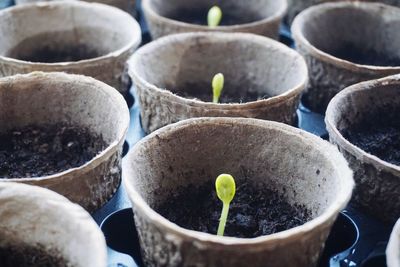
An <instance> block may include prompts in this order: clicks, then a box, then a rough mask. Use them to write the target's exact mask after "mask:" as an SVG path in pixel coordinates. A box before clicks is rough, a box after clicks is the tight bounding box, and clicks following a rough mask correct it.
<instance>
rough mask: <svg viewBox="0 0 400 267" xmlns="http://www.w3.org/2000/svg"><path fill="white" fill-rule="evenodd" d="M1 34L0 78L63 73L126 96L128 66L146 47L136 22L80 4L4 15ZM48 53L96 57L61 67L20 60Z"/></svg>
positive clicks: (44, 6) (103, 7) (43, 5)
mask: <svg viewBox="0 0 400 267" xmlns="http://www.w3.org/2000/svg"><path fill="white" fill-rule="evenodd" d="M71 14H72V15H71ZM0 34H1V35H2V36H3V37H2V42H1V43H0V77H5V76H10V75H14V74H22V73H29V72H32V71H47V72H52V71H63V72H68V73H75V74H83V75H86V76H91V77H94V78H96V79H98V80H101V81H103V82H105V83H107V84H109V85H111V86H113V87H114V88H116V89H117V90H119V91H120V92H122V93H124V92H126V91H127V90H128V87H127V85H128V84H127V81H126V80H127V79H126V78H127V77H125V75H126V74H125V72H124V71H125V64H126V61H127V59H128V58H129V57H130V56H131V55H132V53H133V51H134V49H135V48H136V47H137V46H138V45H139V44H140V41H141V32H140V27H139V25H138V23H137V22H136V21H135V20H134V19H133V18H132V17H131V16H129V15H128V14H126V13H125V12H122V11H121V10H118V9H116V8H113V7H110V6H106V5H101V4H95V3H85V2H81V1H65V2H47V3H37V4H30V5H21V6H17V7H12V8H9V9H5V10H2V11H0ZM48 48H50V49H52V50H55V51H63V50H65V51H69V52H68V53H75V52H76V53H78V51H80V49H82V50H87V51H88V52H90V53H91V54H94V57H92V56H91V57H90V59H84V60H78V61H70V62H60V63H43V62H42V63H40V62H30V61H29V60H20V58H21V56H24V57H25V58H26V55H28V56H29V55H32V54H37V53H38V51H40V50H43V49H48ZM71 51H73V52H71ZM25 58H23V59H25Z"/></svg>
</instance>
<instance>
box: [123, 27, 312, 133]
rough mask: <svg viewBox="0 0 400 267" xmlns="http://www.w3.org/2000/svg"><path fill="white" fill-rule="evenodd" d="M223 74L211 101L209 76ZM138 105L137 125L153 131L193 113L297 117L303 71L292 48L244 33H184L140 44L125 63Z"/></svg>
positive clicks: (288, 120) (301, 61) (288, 119)
mask: <svg viewBox="0 0 400 267" xmlns="http://www.w3.org/2000/svg"><path fill="white" fill-rule="evenodd" d="M219 72H221V73H223V74H224V76H225V86H224V90H223V92H222V96H221V99H224V97H225V98H227V99H226V101H225V103H222V104H221V103H212V102H211V100H212V89H211V80H212V79H213V76H214V75H215V74H217V73H219ZM129 74H130V76H131V78H132V81H133V83H134V85H135V88H136V91H137V95H138V99H139V102H140V106H141V118H142V126H143V128H144V130H145V131H146V132H147V133H148V132H152V131H154V130H156V129H158V128H160V127H162V126H165V125H167V124H170V123H173V122H177V121H179V120H182V119H187V118H192V117H250V118H259V119H268V120H275V121H279V122H284V123H288V124H294V123H295V121H296V109H297V107H298V103H299V99H300V94H301V92H302V91H303V89H304V88H305V86H306V83H307V79H308V73H307V66H306V63H305V61H304V59H303V58H302V57H301V56H300V55H299V54H298V53H296V52H295V51H293V50H292V49H290V48H288V47H286V46H285V45H283V44H281V43H278V42H276V41H274V40H271V39H268V38H266V37H262V36H257V35H254V34H248V33H183V34H176V35H170V36H167V37H164V38H161V39H159V40H156V41H154V42H152V43H150V44H147V45H145V46H143V47H141V48H140V49H139V50H138V51H137V52H136V53H135V54H134V55H133V57H132V58H131V60H130V61H129Z"/></svg>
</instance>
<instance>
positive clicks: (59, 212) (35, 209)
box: [0, 183, 107, 267]
mask: <svg viewBox="0 0 400 267" xmlns="http://www.w3.org/2000/svg"><path fill="white" fill-rule="evenodd" d="M0 262H1V264H2V265H1V266H2V267H14V266H19V267H21V266H53V267H66V266H74V267H88V266H96V267H106V266H107V250H106V242H105V240H104V236H103V234H102V233H101V231H100V229H99V228H98V226H97V224H96V223H95V222H94V220H93V219H92V217H90V215H89V214H88V213H87V212H85V210H84V209H83V208H82V207H80V206H78V205H76V204H73V203H71V202H70V201H68V200H67V199H66V198H64V197H63V196H60V195H59V194H57V193H55V192H52V191H50V190H47V189H45V188H40V187H37V186H29V185H24V184H19V183H0Z"/></svg>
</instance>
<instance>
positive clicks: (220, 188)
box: [215, 174, 236, 236]
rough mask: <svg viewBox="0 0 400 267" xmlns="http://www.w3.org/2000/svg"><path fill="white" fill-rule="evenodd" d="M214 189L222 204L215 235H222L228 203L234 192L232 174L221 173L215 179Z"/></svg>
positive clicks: (226, 217)
mask: <svg viewBox="0 0 400 267" xmlns="http://www.w3.org/2000/svg"><path fill="white" fill-rule="evenodd" d="M215 189H216V191H217V196H218V198H219V199H220V200H221V201H222V204H223V206H222V212H221V218H220V219H219V225H218V232H217V235H219V236H223V235H224V232H225V225H226V220H227V219H228V213H229V205H230V203H231V201H232V199H233V197H234V196H235V193H236V184H235V179H233V177H232V175H229V174H221V175H220V176H218V177H217V180H216V181H215Z"/></svg>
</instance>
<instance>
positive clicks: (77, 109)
mask: <svg viewBox="0 0 400 267" xmlns="http://www.w3.org/2000/svg"><path fill="white" fill-rule="evenodd" d="M105 107H106V108H105ZM43 122H45V123H50V124H51V123H60V122H63V123H66V124H72V125H76V126H82V127H86V128H88V129H89V130H90V131H92V132H93V133H94V134H96V135H98V136H100V135H101V136H102V137H103V139H104V141H106V143H107V145H108V146H107V148H106V149H105V150H104V151H102V152H101V153H100V154H99V155H97V156H96V157H95V158H94V159H92V160H91V161H89V162H87V163H86V164H85V165H83V166H81V167H78V168H73V169H70V170H67V171H65V172H61V173H59V174H55V175H51V176H46V177H38V178H23V177H21V178H22V179H0V181H1V182H10V181H12V182H22V183H27V184H33V185H39V186H42V187H46V188H49V189H51V190H54V191H56V192H58V193H60V194H62V195H64V196H66V197H67V198H68V199H70V200H71V201H73V202H76V203H78V204H80V205H81V206H83V207H84V208H85V209H87V210H88V211H90V212H93V211H95V210H97V209H98V208H100V207H101V206H102V205H103V204H105V203H106V202H107V201H108V200H109V199H110V198H111V197H112V195H113V194H114V193H115V191H116V190H117V188H118V186H119V183H120V179H121V153H122V145H123V142H124V138H125V134H126V131H127V128H128V125H129V111H128V108H127V106H126V103H125V100H124V99H123V97H122V96H121V95H120V94H118V92H117V91H115V90H114V89H113V88H111V87H110V86H108V85H106V84H104V83H102V82H99V81H96V80H94V79H92V78H89V77H84V76H78V75H68V74H62V73H47V74H45V73H38V72H36V73H32V74H28V75H16V76H11V77H7V78H2V79H0V129H1V131H7V130H9V129H13V128H19V127H23V126H26V125H30V124H43Z"/></svg>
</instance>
